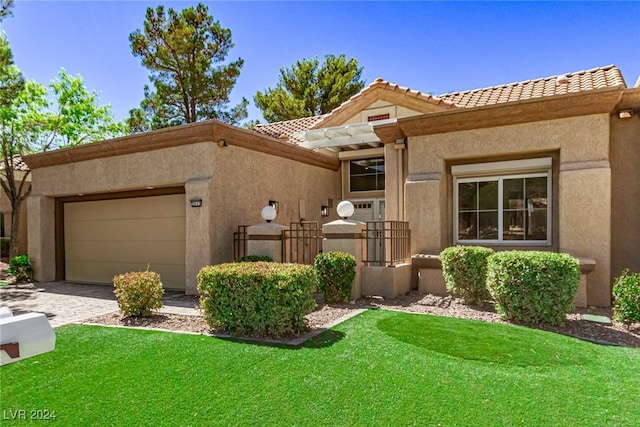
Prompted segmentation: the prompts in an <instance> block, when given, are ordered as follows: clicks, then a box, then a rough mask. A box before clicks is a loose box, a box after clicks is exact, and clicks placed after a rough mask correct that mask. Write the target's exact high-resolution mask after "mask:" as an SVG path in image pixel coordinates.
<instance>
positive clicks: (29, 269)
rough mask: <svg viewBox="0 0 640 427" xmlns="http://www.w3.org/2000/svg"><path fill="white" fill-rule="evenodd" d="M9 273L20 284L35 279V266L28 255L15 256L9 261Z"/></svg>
mask: <svg viewBox="0 0 640 427" xmlns="http://www.w3.org/2000/svg"><path fill="white" fill-rule="evenodd" d="M7 273H9V274H10V275H12V276H14V277H15V278H16V280H17V281H18V282H22V281H25V280H31V278H32V277H33V265H32V263H31V258H29V256H28V255H18V256H14V257H13V258H11V260H9V268H7Z"/></svg>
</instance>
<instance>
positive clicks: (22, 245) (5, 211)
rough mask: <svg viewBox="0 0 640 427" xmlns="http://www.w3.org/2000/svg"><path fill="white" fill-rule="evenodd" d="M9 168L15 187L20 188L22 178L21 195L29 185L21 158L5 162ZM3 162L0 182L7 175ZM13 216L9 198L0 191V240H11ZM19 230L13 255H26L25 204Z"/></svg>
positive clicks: (29, 177) (29, 179)
mask: <svg viewBox="0 0 640 427" xmlns="http://www.w3.org/2000/svg"><path fill="white" fill-rule="evenodd" d="M7 163H8V164H9V165H10V166H12V167H13V176H14V179H15V181H16V184H17V187H19V186H20V183H21V182H22V179H23V178H24V181H25V182H24V186H23V194H24V192H25V191H27V190H28V189H29V186H30V185H31V175H30V174H29V173H28V172H29V168H28V166H27V165H26V164H25V163H24V162H23V161H22V157H20V156H19V155H15V156H13V157H12V158H11V159H9V161H8V162H7ZM5 167H6V166H5V162H4V159H0V180H5V181H6V180H7V178H6V177H7V174H6V172H5ZM12 215H13V208H12V206H11V201H10V200H9V197H8V196H7V194H6V193H5V192H4V190H3V189H0V239H2V240H7V241H9V240H10V239H11V220H12ZM19 224H20V226H19V229H18V234H19V238H18V241H17V244H18V245H17V247H16V248H14V249H15V251H14V253H15V254H26V253H27V238H28V236H27V204H26V203H23V204H22V207H21V209H20V221H19Z"/></svg>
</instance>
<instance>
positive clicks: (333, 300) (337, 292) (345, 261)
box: [313, 252, 356, 304]
mask: <svg viewBox="0 0 640 427" xmlns="http://www.w3.org/2000/svg"><path fill="white" fill-rule="evenodd" d="M313 266H314V269H315V271H316V278H317V280H318V289H319V290H320V292H322V295H323V296H324V301H325V302H326V303H329V304H340V303H346V302H348V301H349V299H350V298H351V287H352V286H353V279H354V278H355V276H356V259H355V258H354V257H353V255H351V254H347V253H344V252H326V253H320V254H318V255H316V257H315V258H314V260H313Z"/></svg>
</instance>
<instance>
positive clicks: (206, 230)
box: [184, 177, 216, 295]
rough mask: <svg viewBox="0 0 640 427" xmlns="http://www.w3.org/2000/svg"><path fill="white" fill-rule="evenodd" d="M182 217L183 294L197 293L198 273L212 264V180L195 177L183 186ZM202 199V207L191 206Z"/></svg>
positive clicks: (213, 226)
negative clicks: (183, 238)
mask: <svg viewBox="0 0 640 427" xmlns="http://www.w3.org/2000/svg"><path fill="white" fill-rule="evenodd" d="M184 189H185V196H186V197H185V198H186V207H185V209H186V214H185V222H186V224H185V233H186V248H185V257H186V258H185V294H187V295H196V294H197V293H198V279H197V276H198V272H199V271H200V269H201V268H202V267H205V266H207V265H211V264H212V256H213V241H214V239H215V231H216V227H215V222H214V220H215V217H214V213H215V206H214V203H213V200H214V199H213V191H214V185H213V178H211V177H206V178H196V179H191V180H189V181H187V182H186V183H185V185H184ZM197 199H200V200H202V206H200V207H192V206H191V200H197Z"/></svg>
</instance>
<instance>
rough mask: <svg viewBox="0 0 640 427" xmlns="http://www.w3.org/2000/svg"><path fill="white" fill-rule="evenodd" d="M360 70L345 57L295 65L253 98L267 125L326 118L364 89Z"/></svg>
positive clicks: (313, 60)
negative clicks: (299, 119)
mask: <svg viewBox="0 0 640 427" xmlns="http://www.w3.org/2000/svg"><path fill="white" fill-rule="evenodd" d="M362 70H363V67H358V61H357V60H356V59H355V58H351V59H347V58H346V56H345V55H344V54H342V55H339V56H335V55H325V57H324V62H323V63H322V64H320V61H319V60H318V58H317V57H316V58H313V59H302V60H298V61H296V63H295V64H293V65H292V66H291V67H290V68H281V69H280V75H279V77H278V83H277V84H276V85H275V87H273V88H267V89H266V90H265V91H264V92H260V91H258V92H257V93H256V95H255V96H254V97H253V100H254V102H255V104H256V107H258V108H260V109H261V110H262V115H263V117H264V118H265V120H267V121H268V122H270V123H273V122H279V121H282V120H292V119H298V118H301V117H310V116H317V115H319V114H325V113H328V112H330V111H331V110H333V109H334V108H336V107H337V106H339V105H340V104H342V103H343V102H345V101H346V100H348V99H349V98H350V97H352V96H353V95H355V94H356V93H358V92H359V91H360V90H362V88H364V84H365V83H364V81H363V80H362V79H361V76H362Z"/></svg>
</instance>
